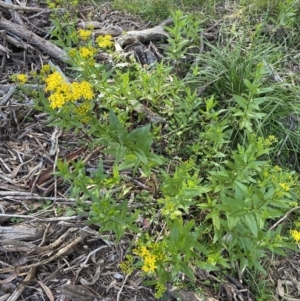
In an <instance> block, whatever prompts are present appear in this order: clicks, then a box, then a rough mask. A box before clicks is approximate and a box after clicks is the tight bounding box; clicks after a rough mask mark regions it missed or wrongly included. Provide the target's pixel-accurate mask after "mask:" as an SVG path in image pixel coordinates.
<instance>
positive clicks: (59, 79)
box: [44, 71, 64, 92]
mask: <svg viewBox="0 0 300 301" xmlns="http://www.w3.org/2000/svg"><path fill="white" fill-rule="evenodd" d="M44 81H45V83H46V88H45V91H46V92H47V91H54V90H55V89H57V88H58V87H59V86H60V85H61V84H62V83H63V82H64V79H63V76H62V75H61V74H60V73H59V72H57V71H55V72H53V73H52V74H50V75H48V76H47V77H46V78H45V79H44Z"/></svg>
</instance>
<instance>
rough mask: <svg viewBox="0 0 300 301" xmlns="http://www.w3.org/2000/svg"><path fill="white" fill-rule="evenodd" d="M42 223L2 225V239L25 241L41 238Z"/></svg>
mask: <svg viewBox="0 0 300 301" xmlns="http://www.w3.org/2000/svg"><path fill="white" fill-rule="evenodd" d="M43 228H44V227H43V226H42V225H38V226H37V225H34V226H30V225H23V224H22V225H16V226H6V227H1V226H0V240H1V241H2V242H3V241H4V240H7V239H10V240H18V239H19V240H24V241H34V240H36V239H39V238H41V237H42V235H43V231H44V229H43Z"/></svg>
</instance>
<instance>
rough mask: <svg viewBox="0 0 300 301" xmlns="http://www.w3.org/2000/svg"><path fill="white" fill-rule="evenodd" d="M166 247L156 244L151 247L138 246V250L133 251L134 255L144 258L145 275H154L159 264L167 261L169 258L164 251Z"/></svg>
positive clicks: (143, 268) (143, 269)
mask: <svg viewBox="0 0 300 301" xmlns="http://www.w3.org/2000/svg"><path fill="white" fill-rule="evenodd" d="M164 247H165V244H164V243H154V244H151V245H150V247H146V246H145V245H142V244H138V246H137V248H136V249H134V250H133V253H134V254H136V255H138V256H139V257H141V258H142V260H143V266H142V271H144V272H145V273H153V272H155V270H156V269H157V265H158V264H159V263H162V262H165V261H166V260H167V256H166V255H165V254H164V253H163V251H162V250H163V249H164Z"/></svg>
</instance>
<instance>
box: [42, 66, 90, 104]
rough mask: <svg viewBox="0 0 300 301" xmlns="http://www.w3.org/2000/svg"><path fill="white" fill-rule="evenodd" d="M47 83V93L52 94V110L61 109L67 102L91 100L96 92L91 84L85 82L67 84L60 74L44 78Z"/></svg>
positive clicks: (54, 73) (55, 73) (56, 73)
mask: <svg viewBox="0 0 300 301" xmlns="http://www.w3.org/2000/svg"><path fill="white" fill-rule="evenodd" d="M44 81H45V83H46V88H45V91H46V92H50V93H51V95H50V96H49V98H48V99H49V101H50V107H51V108H52V109H56V108H61V107H62V106H63V105H64V104H65V103H66V102H70V101H71V102H75V101H77V100H80V99H83V100H91V99H92V98H93V97H94V92H93V89H92V86H91V84H90V83H88V82H86V81H83V82H81V83H78V82H74V83H71V84H69V83H67V82H66V81H65V80H64V78H63V76H62V75H61V74H60V73H59V72H57V71H56V72H53V73H52V74H50V75H48V76H47V77H45V78H44Z"/></svg>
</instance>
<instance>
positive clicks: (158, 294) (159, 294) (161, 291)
mask: <svg viewBox="0 0 300 301" xmlns="http://www.w3.org/2000/svg"><path fill="white" fill-rule="evenodd" d="M155 291H156V292H155V294H154V297H155V298H156V299H160V298H161V297H162V295H163V294H164V292H165V291H166V286H165V285H163V284H161V283H158V284H157V285H156V286H155Z"/></svg>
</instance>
